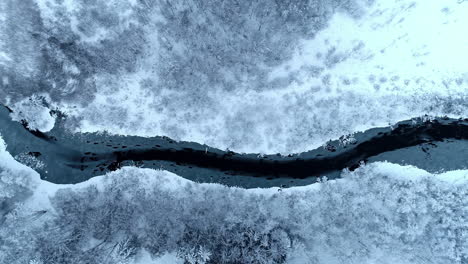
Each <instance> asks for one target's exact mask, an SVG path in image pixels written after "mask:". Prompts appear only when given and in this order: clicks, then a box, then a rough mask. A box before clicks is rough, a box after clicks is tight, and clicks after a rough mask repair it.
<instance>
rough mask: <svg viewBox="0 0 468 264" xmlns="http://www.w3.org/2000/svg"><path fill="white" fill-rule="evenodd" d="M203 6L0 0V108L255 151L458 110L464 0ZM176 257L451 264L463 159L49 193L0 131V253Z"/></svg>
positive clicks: (462, 213)
mask: <svg viewBox="0 0 468 264" xmlns="http://www.w3.org/2000/svg"><path fill="white" fill-rule="evenodd" d="M220 2H221V1H217V0H216V1H210V0H206V1H185V0H184V1H176V0H174V1H160V2H158V3H159V5H155V4H154V3H155V2H153V1H149V0H140V1H137V0H128V1H114V0H112V1H85V0H60V1H59V0H21V1H19V0H2V1H0V103H3V104H6V105H8V106H9V107H10V108H12V109H13V110H14V113H13V114H12V116H11V117H12V118H13V119H14V120H18V121H20V120H23V119H24V120H27V121H28V124H29V127H30V128H31V129H39V130H42V131H48V130H50V129H51V128H52V127H53V126H54V118H53V117H52V116H51V115H50V113H49V110H50V109H53V108H56V107H57V108H58V109H59V110H61V111H64V112H66V114H67V115H68V119H67V122H68V123H67V125H68V127H69V128H70V129H73V130H75V131H77V132H90V131H104V130H105V131H109V132H111V133H116V134H124V135H140V136H156V135H159V136H169V137H171V138H174V139H178V140H186V141H196V142H199V143H205V144H208V145H210V146H213V147H217V148H221V149H227V148H229V149H230V150H234V151H239V152H262V153H276V152H281V153H293V152H301V151H305V150H309V149H313V148H315V147H317V146H319V145H322V144H323V143H324V142H326V141H327V140H330V139H334V138H338V137H339V136H342V135H345V134H348V133H353V132H356V131H362V130H365V129H368V128H371V127H376V126H387V125H389V124H393V123H396V122H398V121H401V120H404V119H409V118H412V117H418V116H422V115H432V116H441V115H448V116H451V117H464V118H466V117H468V103H467V102H468V98H467V97H468V67H467V66H468V64H467V61H468V35H467V34H466V33H465V32H466V31H467V30H466V29H467V27H468V16H467V15H466V14H468V1H464V0H398V1H395V0H377V1H364V0H362V1H361V0H355V1H348V0H336V1H329V0H324V1H319V0H317V1H314V2H313V3H310V5H307V6H306V7H304V6H303V5H304V3H306V1H303V0H299V1H262V0H259V1H245V2H242V1H224V2H222V3H220ZM273 2H274V3H275V4H273ZM236 3H241V4H236ZM249 3H252V4H249ZM288 3H290V4H288ZM275 7H276V8H278V10H275V12H266V11H268V10H274V8H275ZM307 8H310V9H307ZM305 9H307V10H306V11H305V12H304V10H305ZM16 158H17V160H20V161H22V162H23V163H26V164H28V165H29V166H40V164H39V165H38V164H37V163H34V161H31V160H28V161H26V160H24V159H22V158H21V157H16ZM64 177H66V175H64ZM184 261H185V262H188V263H199V264H201V263H205V262H207V261H212V262H211V263H239V262H240V263H283V262H284V263H291V264H292V263H300V264H303V263H326V264H333V263H414V264H420V263H444V264H446V263H457V264H464V263H467V262H468V171H467V170H461V171H448V172H444V173H440V174H430V173H428V172H425V171H423V170H420V169H418V168H414V167H410V166H400V165H396V164H390V163H371V164H367V165H366V166H363V167H361V168H359V169H358V170H356V171H354V172H348V171H344V172H343V173H342V179H339V180H333V181H327V180H323V181H320V182H318V183H316V184H313V185H309V186H304V187H293V188H288V189H278V188H270V189H250V190H245V189H240V188H230V187H226V186H222V185H218V184H200V183H194V182H190V181H188V180H185V179H183V178H181V177H179V176H177V175H175V174H172V173H169V172H166V171H157V170H150V169H141V168H135V167H124V168H122V169H120V170H118V171H115V172H113V173H109V174H106V175H103V176H100V177H95V178H93V179H91V180H89V181H86V182H84V183H80V184H77V185H55V184H51V183H49V182H46V181H42V180H40V178H39V175H38V174H37V173H36V172H35V171H34V170H33V169H31V168H29V167H27V166H25V165H24V164H20V163H18V162H17V161H16V160H15V159H13V157H11V155H10V154H9V153H8V152H7V151H6V150H5V147H4V143H3V142H0V263H28V264H38V263H41V264H49V263H109V264H110V263H138V264H146V263H184Z"/></svg>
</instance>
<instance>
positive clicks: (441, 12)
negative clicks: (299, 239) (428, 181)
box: [62, 0, 468, 154]
mask: <svg viewBox="0 0 468 264" xmlns="http://www.w3.org/2000/svg"><path fill="white" fill-rule="evenodd" d="M364 10H365V12H364V15H363V16H362V17H360V18H354V17H351V16H350V15H349V14H346V13H342V12H337V13H335V14H334V15H333V16H332V18H331V20H330V21H329V22H328V27H326V28H324V29H323V30H320V31H319V32H317V33H316V34H315V35H314V36H311V38H310V39H304V40H302V41H301V44H300V45H299V47H298V48H297V49H296V50H295V51H294V54H293V56H292V58H291V59H290V60H287V61H284V62H283V64H282V65H280V66H278V67H275V68H271V69H269V70H268V71H269V79H270V81H275V80H276V81H277V82H281V81H282V80H283V79H285V78H286V79H287V78H292V79H293V81H292V82H288V81H287V82H285V85H284V86H281V87H279V88H275V89H273V90H271V89H270V90H269V89H264V90H253V89H246V88H243V87H242V85H241V84H239V87H236V88H235V89H234V90H230V91H225V90H220V89H212V90H204V91H203V92H199V91H198V90H197V89H192V90H191V91H190V92H188V93H186V92H182V91H177V90H170V89H168V88H165V87H161V88H158V92H157V94H155V93H154V92H155V91H153V90H148V89H147V88H145V86H144V85H143V84H142V83H143V82H144V80H148V78H149V79H151V80H153V79H154V78H155V77H154V74H153V75H152V74H151V73H150V72H148V70H149V69H152V67H150V66H151V65H154V66H156V67H157V65H155V63H154V61H156V60H155V58H157V55H158V52H159V50H160V48H158V47H159V45H160V43H159V42H158V39H159V38H152V42H150V46H149V47H148V48H147V50H146V51H145V52H147V56H145V58H146V59H142V60H140V62H139V63H140V64H141V65H145V66H144V67H142V68H141V69H139V70H138V71H136V72H132V73H128V74H122V75H121V76H120V77H119V78H118V80H115V77H116V76H114V75H97V76H96V78H97V83H98V87H99V89H98V92H97V95H96V97H95V99H94V101H93V103H92V104H90V105H89V106H87V107H84V108H83V107H77V108H75V105H73V107H74V108H72V107H71V106H67V105H63V106H62V107H63V109H67V110H66V111H67V112H68V113H70V114H71V115H72V116H76V117H80V118H81V121H80V123H79V126H78V127H77V131H80V132H92V131H102V130H107V131H109V132H111V133H116V134H126V135H129V134H132V135H140V136H154V135H166V136H169V137H172V138H175V139H178V140H186V141H195V142H200V143H206V144H208V145H211V146H213V147H217V148H221V149H226V148H229V149H230V150H234V151H240V152H261V153H277V152H280V153H284V154H287V153H291V152H301V151H305V150H309V149H312V148H315V147H318V146H320V145H321V144H322V143H323V142H325V141H327V140H329V139H333V138H338V137H340V136H342V135H344V134H350V133H354V132H357V131H363V130H365V129H369V128H371V127H376V126H387V125H389V124H393V123H395V122H398V121H400V120H405V119H410V118H413V117H419V116H423V115H426V114H427V115H432V116H444V115H448V116H451V117H464V116H466V115H467V113H468V108H467V105H466V104H465V103H463V102H466V98H467V90H468V86H467V85H468V72H467V70H466V61H467V60H468V53H467V52H465V51H466V47H467V46H468V38H467V37H466V34H462V33H461V32H464V31H465V28H466V25H467V24H468V18H467V17H466V16H465V15H464V14H466V13H467V12H468V3H467V2H466V1H463V2H460V1H455V0H453V1H437V0H431V1H426V0H418V1H390V0H387V1H376V2H375V3H374V4H373V5H371V6H369V7H365V8H364ZM174 45H178V44H177V43H174ZM148 58H150V59H148ZM158 63H160V62H158ZM158 65H159V64H158ZM314 69H315V70H317V72H318V73H317V74H313V73H312V72H313V71H314ZM226 74H227V75H229V73H226ZM164 78H165V76H158V77H156V80H155V82H156V83H158V82H160V81H161V80H164ZM111 79H114V81H110V80H111ZM265 85H266V84H265ZM181 106H183V107H181Z"/></svg>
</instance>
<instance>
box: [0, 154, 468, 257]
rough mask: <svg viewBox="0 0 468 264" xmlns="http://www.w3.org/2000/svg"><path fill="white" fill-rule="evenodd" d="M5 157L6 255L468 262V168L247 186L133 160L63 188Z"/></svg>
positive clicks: (387, 168) (372, 170)
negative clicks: (200, 179) (192, 177)
mask: <svg viewBox="0 0 468 264" xmlns="http://www.w3.org/2000/svg"><path fill="white" fill-rule="evenodd" d="M0 155H1V156H0V184H1V190H2V194H1V196H0V199H1V201H0V202H1V204H2V208H1V212H2V218H1V223H2V224H1V225H0V263H12V264H14V263H47V264H49V263H50V264H53V263H74V264H75V263H109V264H111V263H172V262H173V263H184V262H185V263H199V264H201V263H298V264H299V263H301V264H303V263H326V264H333V263H415V264H417V263H444V264H446V263H460V264H461V263H466V262H467V261H468V250H467V249H468V211H467V210H468V172H467V171H454V172H447V173H444V174H439V175H431V174H429V173H427V172H425V171H422V170H418V169H416V168H412V167H402V166H398V165H393V164H387V163H375V164H370V165H367V166H365V167H363V168H361V169H359V170H357V171H355V172H352V173H350V172H344V173H343V177H344V178H343V179H340V180H337V181H326V180H324V181H321V182H319V183H317V184H313V185H310V186H306V187H296V188H290V189H283V190H281V189H276V188H272V189H252V190H244V189H240V188H229V187H225V186H221V185H217V184H199V183H194V182H190V181H188V180H185V179H183V178H180V177H178V176H177V175H174V174H171V173H168V172H165V171H154V170H149V169H140V168H134V167H125V168H123V169H121V170H119V171H117V172H113V173H110V174H107V175H105V176H102V177H98V178H94V179H92V180H90V181H88V182H85V183H83V184H79V185H62V186H57V185H53V184H50V183H47V182H44V181H40V180H39V179H38V175H37V174H36V173H35V172H34V171H32V170H31V169H29V168H27V167H25V166H23V165H20V164H19V163H17V162H15V161H14V160H13V159H12V157H11V156H9V154H8V153H7V152H4V151H3V152H1V153H0ZM25 190H29V192H26V191H25ZM24 194H28V195H24ZM168 256H172V257H168ZM143 259H145V260H143ZM168 259H170V261H169V260H168ZM158 261H160V262H158ZM164 261H165V262H164ZM167 261H169V262H167Z"/></svg>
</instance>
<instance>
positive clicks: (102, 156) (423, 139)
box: [0, 107, 468, 188]
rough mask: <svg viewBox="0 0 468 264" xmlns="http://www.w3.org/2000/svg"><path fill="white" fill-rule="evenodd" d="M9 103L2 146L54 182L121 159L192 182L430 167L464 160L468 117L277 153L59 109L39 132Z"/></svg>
mask: <svg viewBox="0 0 468 264" xmlns="http://www.w3.org/2000/svg"><path fill="white" fill-rule="evenodd" d="M9 111H11V110H9V109H7V108H5V107H2V109H1V110H0V133H1V135H2V137H3V138H4V140H5V141H6V143H7V150H8V151H9V152H10V153H11V154H12V155H13V156H15V157H16V158H17V159H18V160H20V161H21V162H23V163H26V164H27V165H30V166H32V167H33V168H35V169H36V170H37V171H38V172H39V173H40V174H41V177H42V178H44V179H46V180H48V181H51V182H55V183H77V182H81V181H85V180H87V179H89V178H91V177H93V176H96V175H102V174H104V173H106V172H108V171H113V170H116V169H118V168H120V167H121V166H125V165H136V166H141V167H145V168H162V169H165V170H168V171H171V172H174V173H176V174H178V175H180V176H183V177H185V178H188V179H191V180H194V181H198V182H219V183H223V184H227V185H235V186H241V187H246V188H249V187H269V186H293V185H305V184H310V183H312V182H315V181H316V177H319V176H325V175H326V176H328V178H335V177H338V176H339V173H340V171H341V170H342V169H345V168H349V169H351V170H352V169H354V168H356V167H358V166H359V164H360V162H362V161H379V160H388V161H392V162H396V163H400V164H412V165H416V166H418V167H421V168H423V169H427V170H429V171H431V170H432V171H438V170H442V169H446V168H447V169H458V168H465V167H466V165H467V163H466V161H465V160H464V159H463V158H461V159H460V158H458V159H457V157H458V156H465V157H466V155H461V154H463V153H464V152H467V151H468V143H467V142H468V141H467V139H468V119H464V120H463V119H449V118H439V119H436V120H432V121H414V120H410V121H403V122H399V123H397V124H396V125H395V126H393V128H390V127H387V128H374V129H370V130H367V131H365V132H362V133H356V134H355V135H353V137H352V138H346V137H342V138H341V139H340V140H335V141H330V142H328V143H327V144H326V145H325V146H324V147H320V148H317V149H314V150H311V151H307V152H303V153H299V154H291V155H288V156H281V155H279V154H276V155H259V154H239V153H234V152H232V151H222V150H219V149H215V148H211V147H209V146H206V145H201V144H198V143H192V142H176V141H174V140H172V139H170V138H167V137H152V138H144V137H135V136H115V135H108V134H102V133H101V134H99V133H85V134H71V133H69V132H67V131H66V129H64V127H63V122H62V121H63V119H64V118H65V117H63V116H62V117H59V118H57V124H56V126H55V128H54V129H53V130H52V131H50V132H49V133H42V132H39V131H31V130H29V129H28V128H27V123H26V122H23V123H22V124H21V123H18V122H14V121H12V120H11V118H10V117H9ZM467 154H468V153H467ZM25 157H29V158H25ZM446 160H450V164H447V162H446ZM34 162H35V163H34ZM33 163H34V164H33Z"/></svg>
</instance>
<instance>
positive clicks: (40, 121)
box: [10, 95, 55, 132]
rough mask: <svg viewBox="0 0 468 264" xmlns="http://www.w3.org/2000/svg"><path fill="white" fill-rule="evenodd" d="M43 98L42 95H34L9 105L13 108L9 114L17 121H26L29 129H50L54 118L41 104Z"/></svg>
mask: <svg viewBox="0 0 468 264" xmlns="http://www.w3.org/2000/svg"><path fill="white" fill-rule="evenodd" d="M44 98H45V97H44V96H39V95H34V96H31V97H29V98H25V99H23V100H21V101H19V102H16V103H15V104H13V105H10V108H11V109H12V110H13V113H11V114H10V116H11V118H12V119H13V120H14V121H18V122H21V121H22V120H25V121H27V122H28V128H29V129H31V130H39V131H42V132H48V131H50V130H51V129H52V128H54V125H55V118H54V117H53V116H52V115H51V114H50V113H49V112H50V109H49V108H47V107H46V106H44V105H43V103H42V100H45V99H44Z"/></svg>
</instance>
